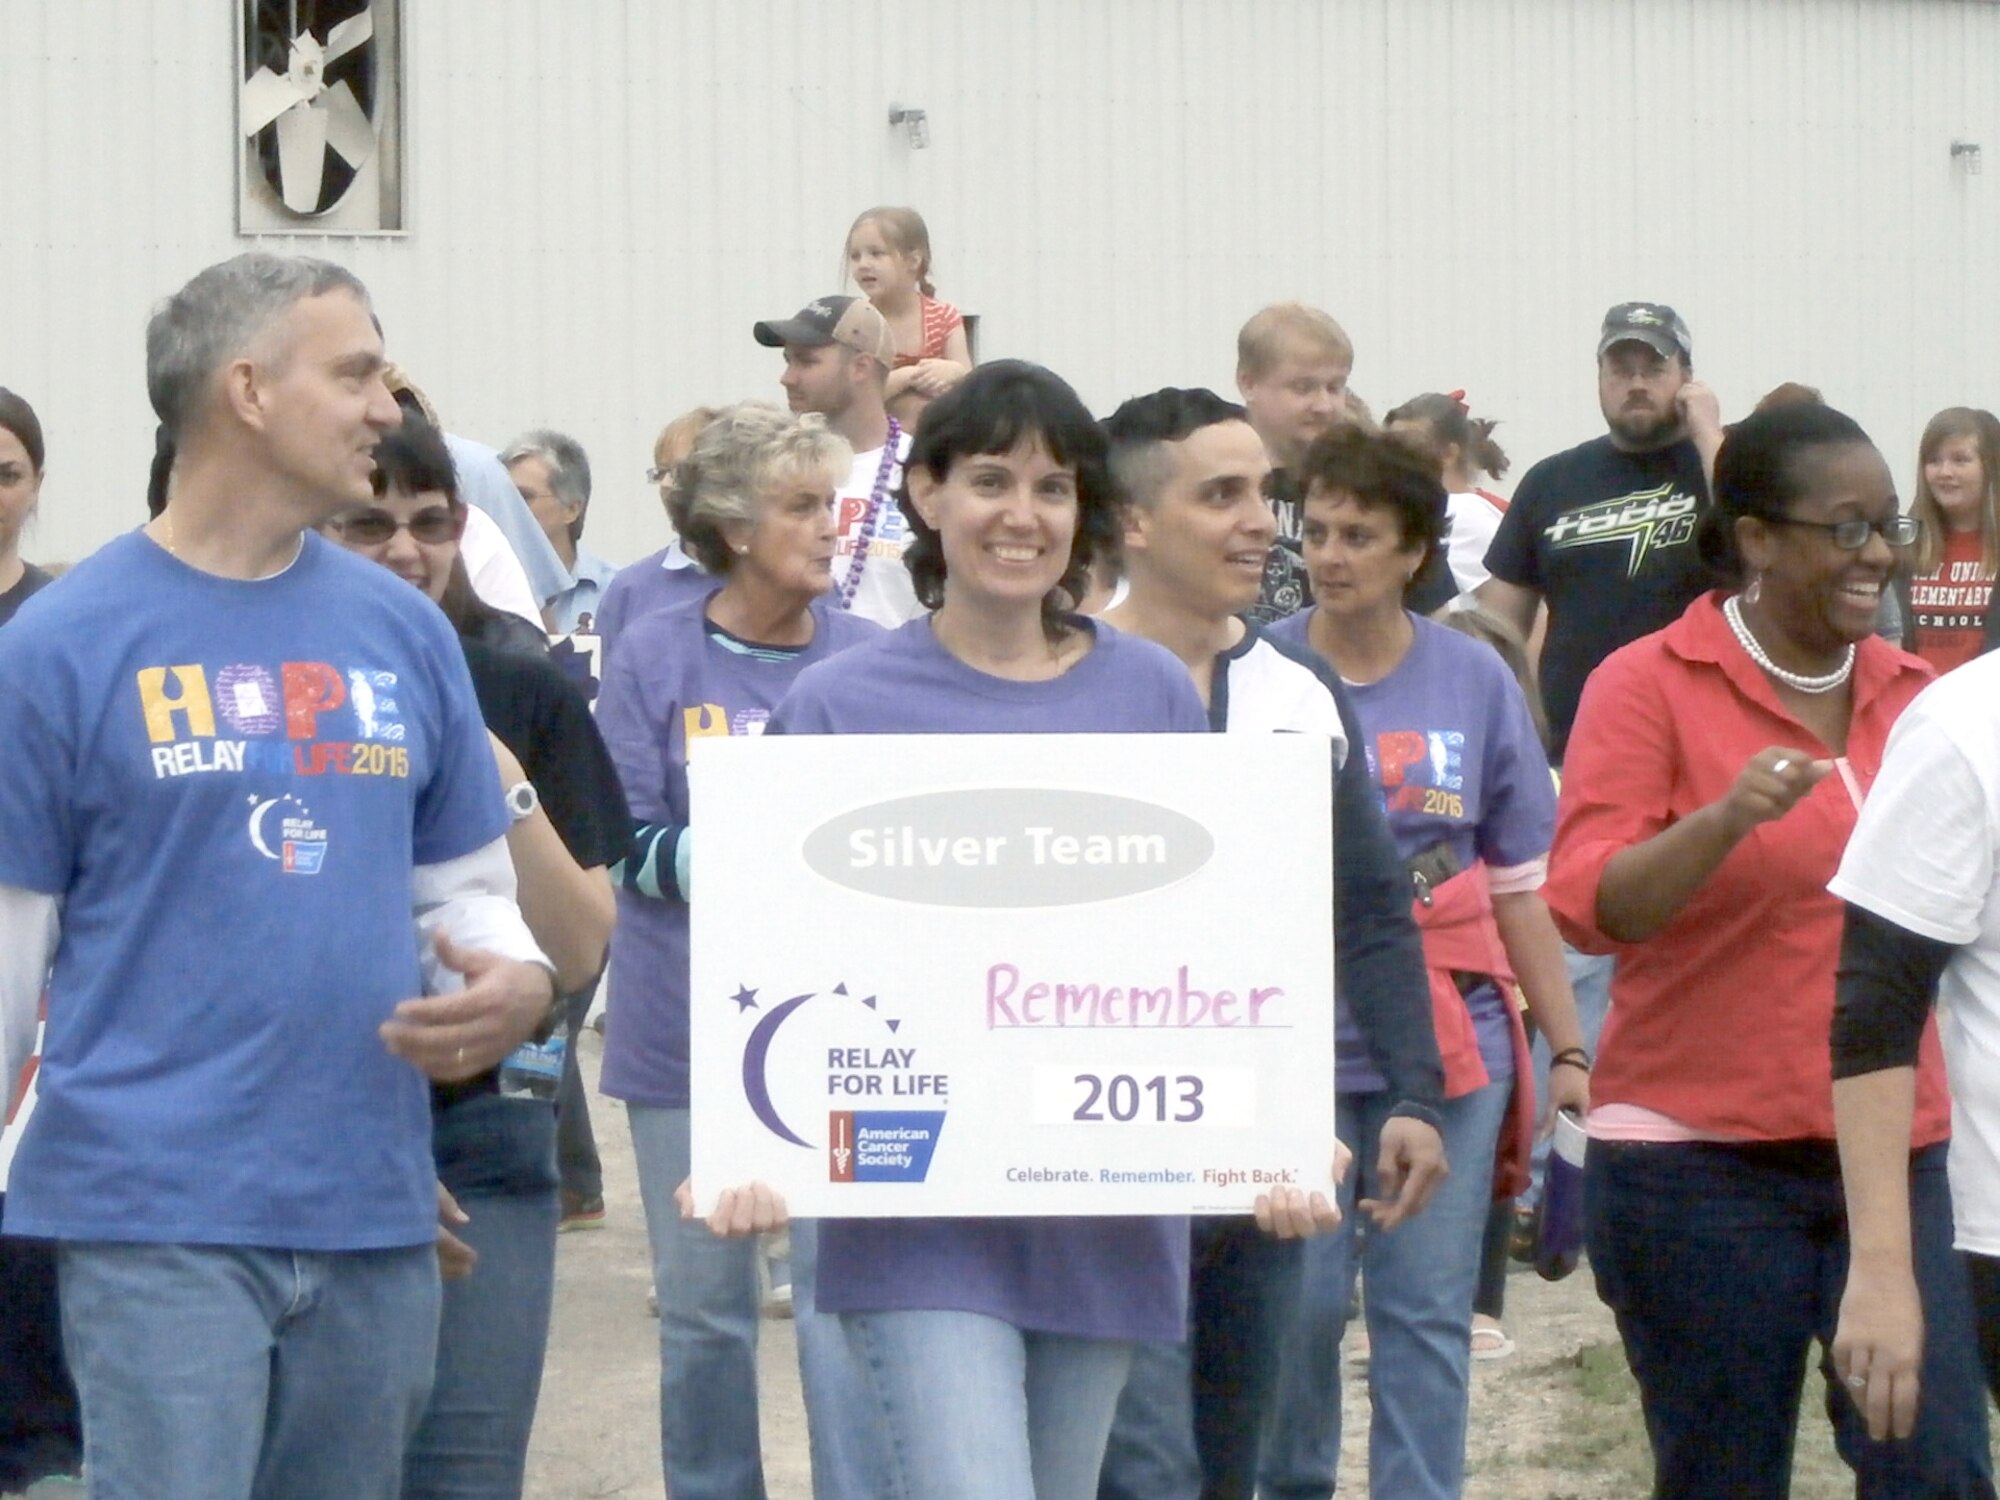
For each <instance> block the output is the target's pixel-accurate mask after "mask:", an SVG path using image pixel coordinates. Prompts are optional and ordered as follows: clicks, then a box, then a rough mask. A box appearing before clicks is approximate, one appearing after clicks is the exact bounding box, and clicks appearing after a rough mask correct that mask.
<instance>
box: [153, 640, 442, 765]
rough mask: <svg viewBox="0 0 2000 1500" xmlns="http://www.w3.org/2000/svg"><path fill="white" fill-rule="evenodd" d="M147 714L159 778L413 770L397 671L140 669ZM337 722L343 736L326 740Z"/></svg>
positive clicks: (291, 664) (316, 665)
mask: <svg viewBox="0 0 2000 1500" xmlns="http://www.w3.org/2000/svg"><path fill="white" fill-rule="evenodd" d="M135 682H136V686H137V688H138V695H139V712H140V716H141V718H142V720H143V721H144V724H145V729H146V739H147V742H148V747H149V754H150V757H151V763H152V772H153V777H154V779H155V780H164V779H166V778H168V777H175V776H197V775H204V774H214V773H220V772H238V773H240V772H242V771H245V770H258V771H264V772H279V773H289V774H293V775H298V776H388V777H396V778H405V777H407V776H408V775H409V774H410V752H409V750H408V749H407V748H405V746H404V745H403V744H402V743H401V742H402V740H403V737H404V725H403V721H402V718H401V715H400V712H399V710H398V709H397V706H396V698H395V688H396V674H395V673H393V672H383V671H377V670H373V669H370V668H363V667H352V668H348V669H347V670H345V671H341V670H338V669H336V668H334V667H332V666H330V665H328V664H327V663H325V662H317V661H288V662H281V663H280V664H279V665H278V667H277V669H276V670H275V671H273V670H272V669H271V668H270V667H267V666H264V665H262V664H260V663H255V662H236V663H232V664H230V665H228V666H224V667H220V668H218V669H216V670H215V672H214V674H213V676H212V677H211V675H210V671H209V669H208V668H207V667H205V666H202V665H200V664H199V663H183V664H181V665H177V666H165V667H141V668H140V669H139V671H138V672H137V674H136V676H135ZM329 715H334V716H337V718H336V721H335V722H336V726H337V729H338V731H339V732H340V737H339V738H327V739H322V738H320V735H321V732H322V728H323V726H322V723H321V721H322V719H325V718H327V717H328V716H329Z"/></svg>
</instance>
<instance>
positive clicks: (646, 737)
mask: <svg viewBox="0 0 2000 1500" xmlns="http://www.w3.org/2000/svg"><path fill="white" fill-rule="evenodd" d="M720 587H721V585H720V584H718V583H717V582H716V581H715V580H714V579H713V578H711V579H709V592H708V594H705V595H703V596H702V597H700V598H697V599H684V600H682V601H681V602H680V603H679V604H676V605H672V606H670V607H669V608H667V609H663V610H656V611H655V612H653V613H652V614H649V615H647V616H646V617H645V618H644V619H635V620H632V621H630V622H629V623H628V624H627V626H626V627H625V637H624V643H623V645H621V646H620V648H619V650H618V651H617V653H616V654H615V655H613V656H612V658H611V662H610V665H609V666H608V667H607V668H606V670H605V675H604V689H603V691H602V692H601V693H600V694H599V695H598V699H597V728H598V732H599V733H601V734H602V735H603V736H604V743H605V745H606V747H607V748H609V750H610V751H611V759H612V760H613V762H615V763H616V765H617V767H618V779H619V781H620V782H621V783H622V784H623V785H624V788H625V800H626V802H627V803H628V804H629V805H630V806H631V809H632V816H633V817H634V818H636V819H638V820H639V821H640V822H641V823H680V824H685V823H686V822H687V821H688V784H687V744H688V736H689V735H690V734H693V735H696V736H701V735H708V734H761V733H762V732H763V729H764V721H765V720H766V719H768V718H769V717H770V716H771V710H772V708H773V707H774V706H775V705H776V704H777V702H778V700H779V699H780V698H782V697H784V696H785V693H786V691H787V690H788V689H789V688H790V687H791V686H792V684H793V682H794V681H796V680H797V678H798V676H799V674H800V673H801V672H803V671H804V670H805V669H806V668H807V667H809V666H811V665H812V664H813V663H815V662H819V661H824V660H825V659H826V658H828V657H830V656H832V655H834V654H835V653H836V652H840V651H844V650H846V649H847V648H848V647H850V646H853V645H855V644H856V643H858V642H860V641H864V640H867V639H868V638H869V637H871V636H879V635H880V634H881V633H882V627H881V626H879V625H875V624H871V623H870V622H869V621H867V620H863V619H860V618H858V617H857V616H854V615H848V614H842V613H841V612H839V611H838V610H833V611H828V612H825V613H821V612H819V611H817V610H816V611H814V612H813V618H814V619H815V620H816V621H817V622H818V625H819V628H818V629H817V630H816V631H815V632H814V634H813V639H812V641H811V643H810V644H809V645H807V646H806V648H805V649H804V650H803V651H800V652H799V653H798V654H796V655H787V656H784V657H781V658H775V659H774V658H773V656H772V655H771V654H770V653H760V652H756V651H752V650H745V649H740V647H739V644H738V643H734V642H729V641H725V640H719V639H717V638H716V637H715V636H713V635H712V634H711V633H710V631H709V625H708V619H707V609H708V600H709V598H710V597H711V596H712V595H713V594H714V593H716V592H717V591H718V590H719V589H720ZM628 647H629V648H630V649H627V648H628ZM610 982H611V989H610V995H609V998H608V1002H607V1003H608V1004H609V1006H610V1014H611V1023H610V1025H609V1026H608V1027H607V1028H606V1030H605V1037H604V1074H603V1078H602V1080H601V1084H600V1086H601V1087H602V1088H603V1090H604V1092H605V1093H607V1094H609V1095H611V1096H612V1097H613V1098H614V1099H623V1100H625V1101H626V1102H627V1103H630V1104H642V1105H649V1106H651V1107H653V1108H656V1109H686V1108H687V1105H688V984H689V977H688V908H687V906H686V904H685V903H684V902H680V901H674V900H662V899H658V898H655V897H652V896H641V895H638V894H636V893H634V892H632V891H627V890H624V889H622V888H621V889H620V890H619V891H618V926H617V928H616V929H615V930H614V931H613V933H612V936H611V981H610Z"/></svg>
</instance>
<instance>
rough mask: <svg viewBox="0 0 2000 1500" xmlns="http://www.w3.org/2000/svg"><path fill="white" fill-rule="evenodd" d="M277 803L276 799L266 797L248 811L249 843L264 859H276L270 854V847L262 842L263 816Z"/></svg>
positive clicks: (274, 855) (275, 856)
mask: <svg viewBox="0 0 2000 1500" xmlns="http://www.w3.org/2000/svg"><path fill="white" fill-rule="evenodd" d="M278 802H279V799H278V798H276V797H266V798H265V799H264V800H263V801H262V802H259V803H258V804H257V805H256V806H255V807H253V808H251V809H250V843H251V846H252V847H253V848H255V849H256V851H257V852H258V853H259V854H261V855H263V856H264V858H266V859H276V858H277V857H278V856H277V855H276V854H274V853H272V852H271V846H270V845H269V844H267V843H265V842H264V815H265V814H266V813H268V812H269V811H270V810H271V809H272V808H274V807H276V806H277V805H278Z"/></svg>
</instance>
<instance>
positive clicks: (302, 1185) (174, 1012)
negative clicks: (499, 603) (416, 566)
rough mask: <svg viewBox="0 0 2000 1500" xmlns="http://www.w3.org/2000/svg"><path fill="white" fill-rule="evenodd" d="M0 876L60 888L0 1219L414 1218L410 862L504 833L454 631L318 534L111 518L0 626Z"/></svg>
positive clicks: (262, 1224)
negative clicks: (400, 1018) (127, 529)
mask: <svg viewBox="0 0 2000 1500" xmlns="http://www.w3.org/2000/svg"><path fill="white" fill-rule="evenodd" d="M0 766H4V767H5V772H4V774H0V883H4V884H8V885H14V886H20V887H24V888H26V889H29V890H34V891H41V892H45V893H48V894H52V895H57V896H60V897H61V898H62V900H63V908H62V936H61V940H60V942H59V944H58V947H57V950H56V957H55V966H54V970H53V973H52V974H51V976H50V981H49V1013H48V1030H47V1034H46V1037H45V1039H44V1048H43V1055H42V1070H41V1097H40V1100H39V1103H38V1104H37V1107H36V1110H35V1114H34V1116H33V1118H32V1120H31V1121H30V1123H29V1126H28V1129H27V1131H26V1133H25V1135H24V1137H23V1139H22V1141H21V1145H20V1151H19V1155H18V1156H17V1157H16V1159H15V1163H14V1168H13V1174H12V1178H11V1180H10V1182H9V1188H8V1195H7V1228H8V1231H9V1232H10V1233H14V1234H23V1235H31V1236H41V1237H47V1238H52V1239H66V1240H125V1241H150V1242H164V1243H193V1244H235V1245H263V1246H273V1247H283V1248H288V1249H301V1250H357V1249H375V1248H383V1247H389V1246H398V1245H419V1244H427V1243H429V1242H430V1240H431V1239H432V1238H433V1235H434V1233H435V1225H436V1211H437V1200H436V1190H435V1187H434V1185H433V1184H434V1172H433V1170H432V1165H431V1158H430V1095H429V1090H428V1088H427V1087H426V1084H425V1080H424V1079H423V1077H422V1076H421V1075H420V1074H419V1073H418V1072H417V1071H416V1069H414V1068H413V1067H411V1066H410V1065H409V1064H408V1063H406V1062H403V1061H402V1060H400V1059H398V1058H396V1057H394V1056H392V1055H391V1054H390V1053H389V1051H388V1049H387V1048H386V1047H385V1046H384V1045H383V1042H382V1040H381V1038H380V1036H379V1035H378V1034H377V1027H379V1026H380V1025H381V1023H382V1022H383V1021H384V1020H386V1019H387V1018H388V1016H389V1014H390V1012H391V1010H392V1009H393V1008H394V1006H395V1005H396V1003H397V1002H398V1001H401V1000H405V999H409V998H410V997H412V996H414V995H416V994H418V993H419V992H420V989H421V978H420V974H419V968H418V954H417V938H416V932H415V927H414V925H413V922H412V918H411V900H410V877H411V873H412V870H413V868H414V866H416V865H418V864H430V863H435V862H438V861H441V860H446V859H453V858H457V857H458V856H460V855H464V854H468V853H470V852H471V851H472V850H474V849H477V848H479V847H481V846H482V845H485V844H487V843H490V842H491V841H492V840H494V839H496V838H498V837H500V836H502V834H503V833H504V832H505V829H506V812H505V809H504V807H503V806H502V804H501V799H500V790H499V779H498V776H497V773H496V771H495V768H494V763H493V757H492V754H491V752H490V750H489V749H488V748H487V742H486V731H485V729H484V727H483V726H482V724H481V721H480V717H479V707H478V702H477V700H476V698H475V697H474V695H473V690H472V684H471V680H470V678H469V677H468V676H467V675H466V669H465V660H464V656H463V654H462V653H461V651H460V650H459V646H458V642H457V639H456V637H455V636H454V635H453V633H452V630H451V627H450V626H449V624H447V623H446V621H445V619H444V617H443V615H442V614H440V613H439V612H438V610H437V608H436V607H435V606H434V605H432V604H431V603H430V601H429V600H427V599H425V598H424V597H423V596H422V595H421V594H420V593H418V592H417V591H416V590H415V589H413V588H411V587H410V586H409V585H408V584H407V583H404V582H402V581H401V580H399V579H397V578H396V577H395V576H394V575H392V574H390V573H389V572H388V571H387V570H386V569H383V568H380V567H377V566H375V565H374V564H372V563H367V562H364V561H362V560H361V559H359V558H356V557H352V556H349V555H348V554H346V553H344V552H342V551H341V550H340V549H339V548H337V547H334V546H332V545H331V544H329V543H327V542H325V541H323V540H322V539H321V538H319V537H317V536H313V535H308V536H307V537H306V538H305V544H304V547H303V549H302V551H301V553H300V555H299V557H298V558H297V559H296V560H295V561H294V562H293V564H292V565H291V567H289V568H288V569H286V570H285V571H284V572H283V573H281V574H279V575H277V576H276V577H273V578H268V579H262V580H258V581H255V582H247V581H241V580H234V579H225V578H217V577H214V576H212V575H210V574H206V573H202V572H199V571H197V570H195V569H192V568H189V567H187V566H185V565H184V564H182V563H180V562H178V561H176V560H174V559H173V558H171V557H169V556H168V555H167V554H166V553H165V552H164V551H162V550H161V549H160V548H159V547H158V546H156V545H155V544H154V543H153V542H151V541H149V540H147V539H146V538H145V537H144V536H142V535H140V534H138V533H133V534H131V535H128V536H125V537H122V538H120V539H119V540H118V541H115V542H113V543H111V544H110V545H109V546H107V547H105V548H104V549H102V550H101V551H100V552H98V553H97V554H96V555H95V556H93V557H91V558H90V559H89V560H87V561H86V562H84V563H82V564H81V565H79V566H78V567H77V568H76V569H75V570H74V571H73V572H72V573H71V574H70V575H69V576H68V577H67V578H65V579H63V580H62V581H61V582H60V583H59V584H58V585H57V586H54V587H51V588H49V589H47V590H44V592H43V593H42V594H41V595H40V596H38V597H37V598H36V599H35V600H33V601H32V603H31V605H30V607H28V608H26V609H23V610H22V611H21V613H20V614H19V615H18V616H17V617H16V618H15V620H14V622H13V623H12V624H11V625H10V626H9V627H8V628H7V630H6V631H5V632H4V633H0Z"/></svg>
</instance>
